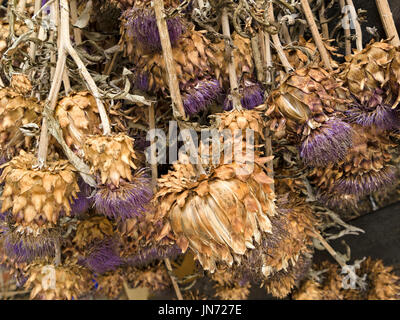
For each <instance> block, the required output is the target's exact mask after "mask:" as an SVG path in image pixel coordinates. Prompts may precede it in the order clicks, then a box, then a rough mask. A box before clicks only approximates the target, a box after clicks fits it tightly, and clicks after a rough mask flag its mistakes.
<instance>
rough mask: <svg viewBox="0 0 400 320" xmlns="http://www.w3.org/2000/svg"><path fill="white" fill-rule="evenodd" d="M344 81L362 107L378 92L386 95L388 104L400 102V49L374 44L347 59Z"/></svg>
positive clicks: (385, 44) (388, 44) (385, 43)
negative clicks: (375, 91)
mask: <svg viewBox="0 0 400 320" xmlns="http://www.w3.org/2000/svg"><path fill="white" fill-rule="evenodd" d="M346 60H347V62H346V63H345V64H344V70H343V72H342V73H341V78H342V79H343V80H345V81H346V85H347V86H348V88H349V90H350V92H351V93H352V94H353V95H355V96H356V97H357V98H358V99H359V100H360V101H361V103H364V102H366V101H368V100H369V99H370V98H371V96H372V95H373V93H374V90H375V89H377V88H381V89H384V90H385V91H386V95H387V99H388V101H390V100H391V98H393V99H397V101H396V103H395V105H394V106H396V105H397V104H398V102H399V101H400V94H399V93H400V91H399V90H400V85H399V84H400V63H399V62H400V49H399V48H396V47H395V46H393V45H391V44H390V43H389V42H388V41H386V40H385V41H380V42H371V43H370V44H368V45H367V46H366V47H365V49H363V50H362V51H355V53H354V54H353V55H352V56H349V57H347V58H346Z"/></svg>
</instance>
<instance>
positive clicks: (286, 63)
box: [267, 2, 293, 73]
mask: <svg viewBox="0 0 400 320" xmlns="http://www.w3.org/2000/svg"><path fill="white" fill-rule="evenodd" d="M267 14H268V20H269V22H270V23H273V22H275V17H274V7H273V5H272V2H270V4H269V6H268V13H267ZM271 38H272V42H273V43H274V46H275V50H276V52H277V53H278V56H279V59H280V60H281V63H282V65H283V67H284V68H285V71H286V72H287V73H289V72H291V71H293V67H292V65H291V64H290V62H289V60H288V58H287V57H286V54H285V51H284V50H283V48H282V44H281V41H280V40H279V36H278V34H271Z"/></svg>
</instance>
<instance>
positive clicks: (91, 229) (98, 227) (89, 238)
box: [72, 216, 114, 249]
mask: <svg viewBox="0 0 400 320" xmlns="http://www.w3.org/2000/svg"><path fill="white" fill-rule="evenodd" d="M113 235H114V230H113V225H112V223H111V222H110V221H109V220H108V219H107V218H106V217H101V216H95V217H91V218H89V219H85V220H82V221H79V223H78V226H77V229H76V234H75V237H74V239H73V240H72V241H73V242H74V243H75V244H76V245H77V246H78V247H79V248H82V249H83V248H85V247H87V246H88V245H90V244H91V243H93V242H95V241H99V240H103V239H105V238H108V237H111V236H113Z"/></svg>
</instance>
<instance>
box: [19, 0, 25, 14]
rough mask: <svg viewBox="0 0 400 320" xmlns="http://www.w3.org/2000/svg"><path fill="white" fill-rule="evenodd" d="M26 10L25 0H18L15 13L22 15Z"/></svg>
mask: <svg viewBox="0 0 400 320" xmlns="http://www.w3.org/2000/svg"><path fill="white" fill-rule="evenodd" d="M25 9H26V0H19V1H18V5H17V12H18V13H19V14H24V13H25Z"/></svg>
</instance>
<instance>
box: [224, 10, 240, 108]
mask: <svg viewBox="0 0 400 320" xmlns="http://www.w3.org/2000/svg"><path fill="white" fill-rule="evenodd" d="M221 23H222V33H223V34H224V36H225V38H226V39H229V41H228V40H225V52H226V54H227V55H228V59H229V65H228V73H229V84H230V88H231V95H232V105H233V109H235V110H241V109H242V105H241V103H240V99H239V84H238V79H237V74H236V70H235V59H234V56H233V53H232V48H231V42H232V39H231V31H230V29H229V18H228V11H227V8H226V7H224V8H223V9H222V15H221Z"/></svg>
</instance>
